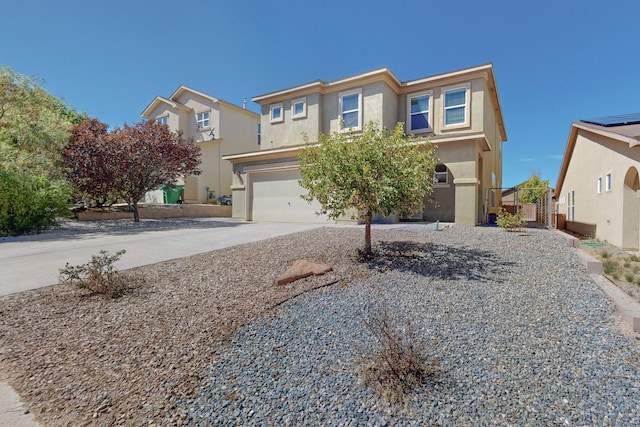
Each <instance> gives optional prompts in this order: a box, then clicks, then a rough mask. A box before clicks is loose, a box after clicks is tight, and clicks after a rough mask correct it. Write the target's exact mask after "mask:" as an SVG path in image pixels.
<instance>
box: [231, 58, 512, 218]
mask: <svg viewBox="0 0 640 427" xmlns="http://www.w3.org/2000/svg"><path fill="white" fill-rule="evenodd" d="M253 101H255V102H256V103H258V104H260V106H261V135H260V141H261V144H260V149H259V150H254V151H249V152H244V153H238V154H232V155H227V156H224V159H226V160H229V161H230V162H232V163H233V171H234V177H233V184H232V189H233V202H234V206H233V216H234V217H235V218H240V219H246V220H259V221H315V222H323V221H326V218H324V217H319V216H317V215H316V214H315V213H316V212H317V211H318V210H319V209H318V205H316V204H314V203H307V202H304V201H303V200H302V199H301V198H300V194H304V193H303V192H304V191H305V190H304V189H303V188H301V187H300V186H299V185H298V180H299V178H300V173H299V170H298V167H297V154H298V151H299V150H300V149H301V148H303V147H304V136H305V135H306V136H307V138H308V140H309V142H310V143H313V142H315V141H317V135H318V134H319V133H323V134H330V133H333V132H336V131H342V130H346V129H353V130H354V131H356V132H357V131H359V130H361V129H362V127H363V125H364V124H366V123H368V122H370V121H373V122H377V123H379V124H381V125H383V126H385V127H387V128H390V129H391V128H394V127H395V126H396V124H397V123H398V122H404V123H406V127H405V128H406V132H407V133H411V134H416V135H424V136H430V137H431V140H432V141H433V142H434V143H435V144H436V145H437V156H438V157H439V159H440V164H439V165H438V166H437V168H436V173H437V176H436V180H437V183H436V184H435V189H434V197H435V201H436V203H426V201H425V203H426V205H425V209H424V211H423V212H422V213H421V214H420V215H421V216H422V219H424V220H434V221H435V220H440V221H448V222H455V223H459V224H471V225H475V224H478V223H484V222H485V221H486V219H487V215H488V213H489V212H495V210H496V207H497V206H500V192H499V191H497V190H496V191H493V190H492V189H493V188H499V187H501V185H502V183H501V180H502V143H503V142H504V141H506V139H507V136H506V132H505V127H504V124H503V118H502V112H501V109H500V101H499V98H498V91H497V88H496V82H495V78H494V74H493V67H492V65H491V64H487V65H480V66H477V67H472V68H467V69H463V70H458V71H453V72H450V73H444V74H439V75H435V76H430V77H424V78H421V79H417V80H411V81H406V82H403V81H400V80H399V79H398V78H397V77H396V76H395V75H394V74H393V73H392V72H391V71H390V70H389V69H388V68H380V69H376V70H373V71H369V72H366V73H362V74H358V75H355V76H351V77H346V78H343V79H339V80H335V81H330V82H325V81H321V80H317V81H313V82H311V83H307V84H303V85H300V86H295V87H292V88H289V89H284V90H280V91H277V92H273V93H269V94H266V95H261V96H257V97H255V98H253Z"/></svg>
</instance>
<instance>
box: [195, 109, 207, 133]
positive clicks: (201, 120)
mask: <svg viewBox="0 0 640 427" xmlns="http://www.w3.org/2000/svg"><path fill="white" fill-rule="evenodd" d="M196 121H197V122H198V129H206V128H208V127H209V112H208V111H205V112H202V113H198V114H197V115H196Z"/></svg>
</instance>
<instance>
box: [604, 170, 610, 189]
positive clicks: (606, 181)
mask: <svg viewBox="0 0 640 427" xmlns="http://www.w3.org/2000/svg"><path fill="white" fill-rule="evenodd" d="M604 185H605V187H604V188H605V190H606V191H611V174H610V173H608V174H607V176H606V177H605V184H604Z"/></svg>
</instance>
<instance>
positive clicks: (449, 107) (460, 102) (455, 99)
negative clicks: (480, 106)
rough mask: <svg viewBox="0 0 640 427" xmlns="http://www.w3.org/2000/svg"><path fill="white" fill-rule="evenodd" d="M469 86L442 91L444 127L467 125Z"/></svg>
mask: <svg viewBox="0 0 640 427" xmlns="http://www.w3.org/2000/svg"><path fill="white" fill-rule="evenodd" d="M469 91H470V85H469V84H468V83H467V84H464V85H462V86H458V87H452V88H451V89H444V126H445V127H446V126H468V125H469Z"/></svg>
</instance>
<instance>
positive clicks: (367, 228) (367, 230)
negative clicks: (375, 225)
mask: <svg viewBox="0 0 640 427" xmlns="http://www.w3.org/2000/svg"><path fill="white" fill-rule="evenodd" d="M372 217H373V212H371V209H369V210H367V213H365V214H364V254H365V255H367V256H369V255H371V218H372Z"/></svg>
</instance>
